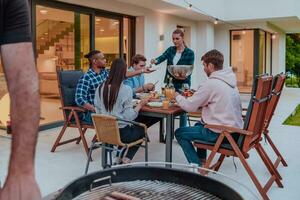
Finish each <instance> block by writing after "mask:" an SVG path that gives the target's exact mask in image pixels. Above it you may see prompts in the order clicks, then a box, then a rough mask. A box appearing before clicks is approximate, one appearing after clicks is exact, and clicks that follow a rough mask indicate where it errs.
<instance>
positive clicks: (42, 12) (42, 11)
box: [40, 10, 48, 15]
mask: <svg viewBox="0 0 300 200" xmlns="http://www.w3.org/2000/svg"><path fill="white" fill-rule="evenodd" d="M40 13H41V14H43V15H46V14H47V13H48V10H40Z"/></svg>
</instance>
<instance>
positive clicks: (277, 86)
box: [265, 73, 286, 130]
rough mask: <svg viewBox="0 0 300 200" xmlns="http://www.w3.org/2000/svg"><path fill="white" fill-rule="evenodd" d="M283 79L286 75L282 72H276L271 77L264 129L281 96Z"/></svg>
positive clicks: (267, 125)
mask: <svg viewBox="0 0 300 200" xmlns="http://www.w3.org/2000/svg"><path fill="white" fill-rule="evenodd" d="M285 79H286V75H285V74H283V73H281V74H277V75H276V76H275V77H274V79H273V85H272V93H271V99H270V102H269V105H268V108H267V112H266V116H265V122H266V124H265V130H266V129H267V128H268V127H269V124H270V121H271V119H272V117H273V114H274V111H275V109H276V107H277V104H278V101H279V98H280V96H281V92H282V90H283V86H284V82H285Z"/></svg>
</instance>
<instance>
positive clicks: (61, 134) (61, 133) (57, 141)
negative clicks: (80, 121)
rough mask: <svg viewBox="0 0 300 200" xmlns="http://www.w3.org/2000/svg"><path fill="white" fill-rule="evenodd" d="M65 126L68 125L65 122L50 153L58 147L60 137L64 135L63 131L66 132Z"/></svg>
mask: <svg viewBox="0 0 300 200" xmlns="http://www.w3.org/2000/svg"><path fill="white" fill-rule="evenodd" d="M67 125H68V122H65V123H64V126H63V128H62V129H61V131H60V133H59V135H58V137H57V138H56V140H55V143H54V145H53V146H52V149H51V152H54V151H55V149H56V147H57V146H58V145H59V142H60V140H61V138H62V136H63V135H64V133H65V131H66V128H67Z"/></svg>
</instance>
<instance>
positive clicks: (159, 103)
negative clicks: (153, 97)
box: [147, 101, 163, 108]
mask: <svg viewBox="0 0 300 200" xmlns="http://www.w3.org/2000/svg"><path fill="white" fill-rule="evenodd" d="M147 105H148V106H150V107H156V108H159V107H162V105H163V103H162V102H157V101H151V102H148V103H147Z"/></svg>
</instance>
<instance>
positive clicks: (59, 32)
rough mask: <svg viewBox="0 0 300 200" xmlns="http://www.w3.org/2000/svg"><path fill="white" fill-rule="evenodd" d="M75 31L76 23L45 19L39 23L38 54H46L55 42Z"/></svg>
mask: <svg viewBox="0 0 300 200" xmlns="http://www.w3.org/2000/svg"><path fill="white" fill-rule="evenodd" d="M73 32H74V24H73V23H69V22H63V21H54V20H44V21H43V22H41V23H40V24H38V25H37V37H36V40H37V41H36V44H37V54H38V55H41V54H44V52H45V51H47V50H49V48H50V47H52V46H54V44H55V43H57V42H59V40H60V39H63V38H64V37H65V36H68V35H70V33H73Z"/></svg>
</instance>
